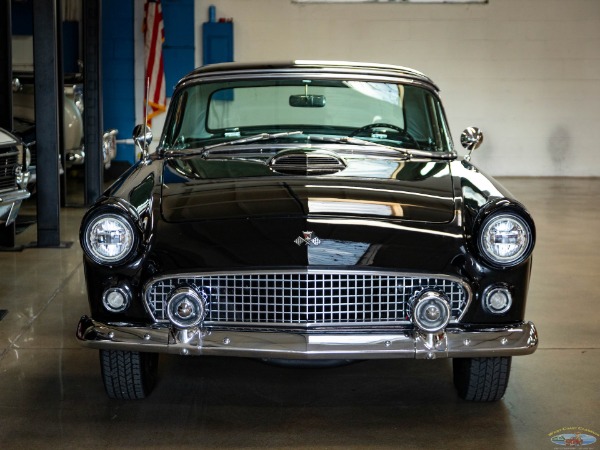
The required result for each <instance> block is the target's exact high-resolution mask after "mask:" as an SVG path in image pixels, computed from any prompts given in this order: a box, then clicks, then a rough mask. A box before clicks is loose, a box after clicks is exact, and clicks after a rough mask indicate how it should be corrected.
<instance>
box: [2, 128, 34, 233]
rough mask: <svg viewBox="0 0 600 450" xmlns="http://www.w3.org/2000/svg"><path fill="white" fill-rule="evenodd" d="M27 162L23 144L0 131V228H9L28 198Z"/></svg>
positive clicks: (9, 134)
mask: <svg viewBox="0 0 600 450" xmlns="http://www.w3.org/2000/svg"><path fill="white" fill-rule="evenodd" d="M28 166H29V161H28V157H27V149H26V148H25V147H24V146H23V143H22V142H21V141H20V140H19V138H17V137H16V136H14V135H13V134H11V133H9V132H8V131H6V130H3V129H0V226H2V227H5V226H10V225H12V224H13V223H14V221H15V219H16V218H17V214H18V213H19V209H20V207H21V203H22V202H23V200H26V199H28V198H29V195H30V194H29V191H27V182H28V179H29V172H28Z"/></svg>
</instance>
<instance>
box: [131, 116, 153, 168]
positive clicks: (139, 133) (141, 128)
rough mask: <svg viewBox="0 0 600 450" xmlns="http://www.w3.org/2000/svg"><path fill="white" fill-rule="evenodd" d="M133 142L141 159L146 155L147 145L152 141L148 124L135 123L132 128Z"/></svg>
mask: <svg viewBox="0 0 600 450" xmlns="http://www.w3.org/2000/svg"><path fill="white" fill-rule="evenodd" d="M133 142H135V146H136V147H137V149H138V150H139V152H140V154H141V158H142V159H146V158H147V157H148V147H149V146H150V143H151V142H152V130H151V129H150V127H149V126H148V125H142V124H140V125H136V126H135V128H134V129H133Z"/></svg>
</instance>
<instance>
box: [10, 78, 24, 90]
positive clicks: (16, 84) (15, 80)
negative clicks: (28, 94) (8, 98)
mask: <svg viewBox="0 0 600 450" xmlns="http://www.w3.org/2000/svg"><path fill="white" fill-rule="evenodd" d="M12 90H13V92H21V91H22V90H23V85H22V84H21V80H19V79H18V78H13V80H12Z"/></svg>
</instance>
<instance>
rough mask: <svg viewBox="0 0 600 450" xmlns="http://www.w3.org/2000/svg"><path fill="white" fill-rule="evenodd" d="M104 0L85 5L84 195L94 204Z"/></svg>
mask: <svg viewBox="0 0 600 450" xmlns="http://www.w3.org/2000/svg"><path fill="white" fill-rule="evenodd" d="M101 5H102V1H101V0H86V1H84V2H82V7H83V80H84V83H85V85H84V89H83V104H84V105H85V109H84V110H83V124H84V126H85V132H84V141H85V195H84V202H85V204H86V205H91V204H92V203H93V202H94V201H95V200H96V199H97V198H98V197H100V194H101V193H102V191H103V184H104V162H103V157H102V130H103V122H102V77H101V73H102V64H101V62H102V39H101V35H102V27H101V25H102V8H101Z"/></svg>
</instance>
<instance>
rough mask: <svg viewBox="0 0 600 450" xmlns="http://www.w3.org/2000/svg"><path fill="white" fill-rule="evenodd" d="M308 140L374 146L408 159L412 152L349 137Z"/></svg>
mask: <svg viewBox="0 0 600 450" xmlns="http://www.w3.org/2000/svg"><path fill="white" fill-rule="evenodd" d="M308 139H309V140H314V141H321V142H332V143H335V144H350V145H364V146H371V147H372V146H375V147H380V148H385V149H387V150H392V151H393V152H395V153H400V154H401V155H402V156H404V157H406V158H407V159H410V157H411V156H412V152H411V151H410V150H407V149H405V148H398V147H392V146H391V145H385V144H380V143H378V142H371V141H367V140H365V139H360V138H355V137H351V136H341V137H331V136H309V137H308Z"/></svg>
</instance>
